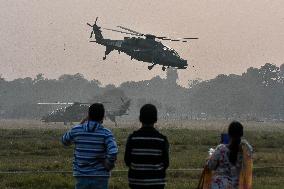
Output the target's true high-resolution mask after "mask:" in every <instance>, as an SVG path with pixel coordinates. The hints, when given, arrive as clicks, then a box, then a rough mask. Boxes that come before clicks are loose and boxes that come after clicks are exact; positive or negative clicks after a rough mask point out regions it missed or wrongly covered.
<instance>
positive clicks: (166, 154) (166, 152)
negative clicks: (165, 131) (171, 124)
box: [163, 137, 170, 169]
mask: <svg viewBox="0 0 284 189" xmlns="http://www.w3.org/2000/svg"><path fill="white" fill-rule="evenodd" d="M163 163H164V166H165V169H167V168H168V167H169V164H170V163H169V142H168V139H167V137H165V145H164V149H163Z"/></svg>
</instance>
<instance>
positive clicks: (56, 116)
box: [37, 98, 131, 126]
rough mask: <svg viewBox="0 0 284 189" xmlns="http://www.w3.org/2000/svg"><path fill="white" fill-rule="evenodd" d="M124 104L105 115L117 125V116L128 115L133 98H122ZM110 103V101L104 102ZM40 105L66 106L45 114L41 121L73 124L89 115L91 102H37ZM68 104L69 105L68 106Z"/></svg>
mask: <svg viewBox="0 0 284 189" xmlns="http://www.w3.org/2000/svg"><path fill="white" fill-rule="evenodd" d="M121 101H122V104H121V105H120V106H119V107H118V109H116V110H109V111H108V110H107V111H106V112H105V117H106V118H109V120H110V121H112V122H114V123H115V126H117V122H116V117H120V116H123V115H127V111H128V110H129V106H130V102H131V100H130V99H129V100H124V99H123V98H121ZM102 103H108V102H102ZM37 104H38V105H64V106H65V107H63V108H59V109H56V110H54V111H52V112H50V113H49V114H47V115H45V116H43V117H42V118H41V121H43V122H45V123H51V122H63V123H64V125H67V123H70V124H72V123H73V122H80V121H82V119H83V118H85V117H86V116H87V113H88V109H89V107H90V105H91V103H82V102H54V103H37ZM66 105H67V106H66Z"/></svg>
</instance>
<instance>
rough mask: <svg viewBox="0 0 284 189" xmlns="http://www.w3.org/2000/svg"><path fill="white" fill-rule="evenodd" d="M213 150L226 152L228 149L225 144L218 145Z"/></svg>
mask: <svg viewBox="0 0 284 189" xmlns="http://www.w3.org/2000/svg"><path fill="white" fill-rule="evenodd" d="M215 150H218V151H226V150H228V147H227V145H225V144H219V145H218V146H217V147H216V149H215Z"/></svg>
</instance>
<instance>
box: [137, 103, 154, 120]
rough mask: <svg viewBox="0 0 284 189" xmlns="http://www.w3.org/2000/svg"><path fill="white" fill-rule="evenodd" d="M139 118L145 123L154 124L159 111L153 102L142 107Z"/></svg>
mask: <svg viewBox="0 0 284 189" xmlns="http://www.w3.org/2000/svg"><path fill="white" fill-rule="evenodd" d="M139 120H140V122H141V123H142V124H143V125H154V123H156V122H157V120H158V111H157V108H156V107H155V106H154V105H153V104H145V105H144V106H142V108H141V109H140V116H139Z"/></svg>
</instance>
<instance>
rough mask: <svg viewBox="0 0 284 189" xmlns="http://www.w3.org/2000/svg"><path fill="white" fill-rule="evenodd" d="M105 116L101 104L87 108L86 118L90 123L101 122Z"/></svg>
mask: <svg viewBox="0 0 284 189" xmlns="http://www.w3.org/2000/svg"><path fill="white" fill-rule="evenodd" d="M104 116H105V108H104V105H103V104H101V103H94V104H92V105H91V106H90V107H89V114H88V118H89V120H90V121H97V122H103V119H104Z"/></svg>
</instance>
